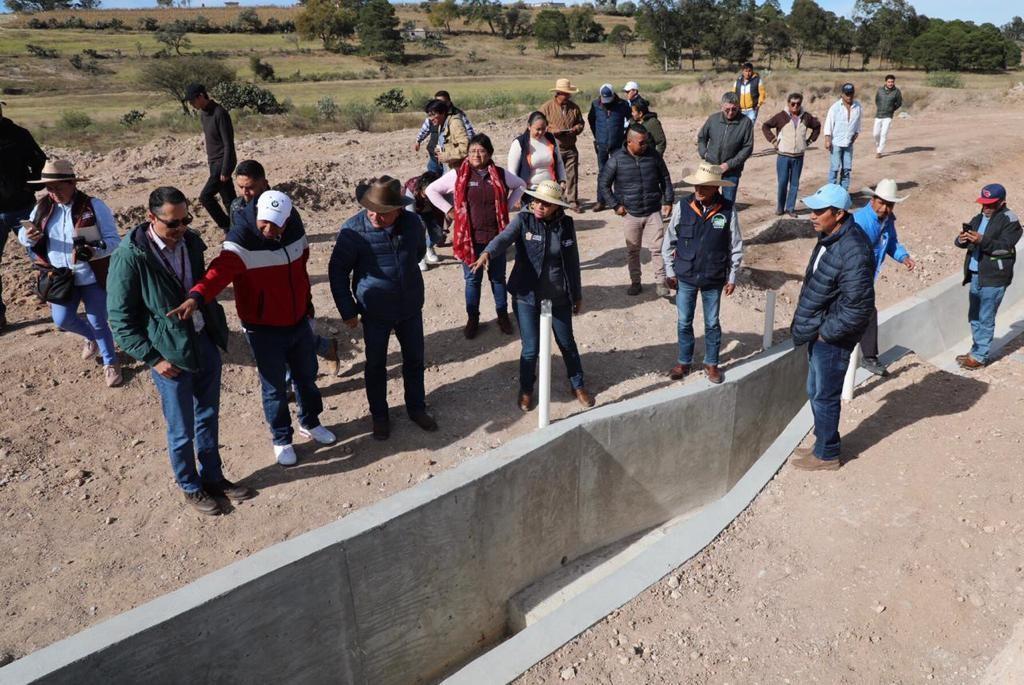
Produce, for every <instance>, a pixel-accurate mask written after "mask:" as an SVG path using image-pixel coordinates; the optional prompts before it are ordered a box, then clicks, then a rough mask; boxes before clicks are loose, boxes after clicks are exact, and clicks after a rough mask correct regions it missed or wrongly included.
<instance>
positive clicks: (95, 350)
mask: <svg viewBox="0 0 1024 685" xmlns="http://www.w3.org/2000/svg"><path fill="white" fill-rule="evenodd" d="M99 353H100V346H99V345H97V344H96V341H95V340H86V341H85V344H84V345H82V359H92V358H93V357H95V356H96V355H98V354H99Z"/></svg>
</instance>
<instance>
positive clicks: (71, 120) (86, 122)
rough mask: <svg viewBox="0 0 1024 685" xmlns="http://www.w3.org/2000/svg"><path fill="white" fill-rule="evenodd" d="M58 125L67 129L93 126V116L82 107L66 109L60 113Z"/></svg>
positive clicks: (76, 129)
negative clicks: (81, 108)
mask: <svg viewBox="0 0 1024 685" xmlns="http://www.w3.org/2000/svg"><path fill="white" fill-rule="evenodd" d="M57 126H58V127H60V128H62V129H64V130H66V131H81V130H83V129H87V128H89V127H90V126H92V118H91V117H90V116H89V115H88V114H86V113H85V112H83V111H82V110H80V109H65V110H62V111H61V113H60V119H58V120H57Z"/></svg>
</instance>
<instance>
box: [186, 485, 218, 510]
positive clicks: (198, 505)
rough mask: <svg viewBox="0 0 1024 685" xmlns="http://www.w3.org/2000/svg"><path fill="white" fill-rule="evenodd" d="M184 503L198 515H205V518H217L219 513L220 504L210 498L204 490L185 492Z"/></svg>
mask: <svg viewBox="0 0 1024 685" xmlns="http://www.w3.org/2000/svg"><path fill="white" fill-rule="evenodd" d="M185 501H186V502H188V503H189V505H190V506H191V507H192V508H193V509H195V510H196V511H198V512H199V513H200V514H205V515H206V516H217V515H218V514H220V513H221V508H220V504H219V503H218V502H217V500H215V499H214V498H212V497H210V495H208V494H207V493H206V491H205V490H197V491H196V492H186V493H185Z"/></svg>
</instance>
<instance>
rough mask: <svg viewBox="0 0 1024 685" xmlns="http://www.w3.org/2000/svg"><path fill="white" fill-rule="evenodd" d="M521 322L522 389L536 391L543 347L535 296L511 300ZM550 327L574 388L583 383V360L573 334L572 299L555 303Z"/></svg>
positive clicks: (520, 376) (523, 390)
mask: <svg viewBox="0 0 1024 685" xmlns="http://www.w3.org/2000/svg"><path fill="white" fill-rule="evenodd" d="M512 307H513V309H514V310H515V314H516V323H518V324H519V337H520V340H521V341H522V343H523V350H522V352H520V353H519V392H522V393H528V394H530V393H533V384H534V383H535V382H536V380H537V353H538V352H539V351H540V306H539V305H537V304H535V303H534V302H533V301H532V300H522V299H519V298H516V299H515V300H513V302H512ZM551 330H552V332H554V334H555V343H556V344H557V345H558V349H559V350H560V351H561V353H562V361H563V362H565V374H566V376H568V377H569V383H570V384H572V388H573V390H579V389H580V388H582V387H584V385H583V362H582V361H581V360H580V352H579V350H578V349H577V348H576V338H575V337H573V334H572V305H571V304H569V303H566V304H561V305H555V306H553V307H552V308H551Z"/></svg>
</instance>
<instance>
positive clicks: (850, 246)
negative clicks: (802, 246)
mask: <svg viewBox="0 0 1024 685" xmlns="http://www.w3.org/2000/svg"><path fill="white" fill-rule="evenodd" d="M803 203H804V204H805V205H807V206H808V207H809V208H810V209H811V222H812V223H813V224H814V230H815V231H817V233H818V243H817V244H816V245H815V246H814V251H813V252H811V259H810V261H809V262H808V264H807V271H806V273H805V274H804V285H803V288H801V289H800V301H799V302H798V303H797V306H796V313H795V314H794V315H793V323H792V325H791V326H790V331H791V332H792V334H793V343H794V344H796V345H803V344H804V343H806V344H807V360H808V370H807V397H808V398H809V399H810V401H811V411H812V413H813V414H814V438H815V441H814V447H813V448H809V447H807V448H801V449H798V450H796V452H794V454H795V455H796V457H797V458H796V459H794V460H793V466H795V467H796V468H800V469H805V470H819V469H826V470H834V469H838V468H839V448H840V440H839V410H840V407H841V401H840V397H841V396H842V391H843V377H844V376H845V375H846V368H847V366H849V363H850V353H851V352H852V351H853V348H854V347H855V346H856V345H857V343H858V342H859V341H860V339H861V337H862V336H863V334H864V330H865V329H866V328H867V325H868V320H869V318H870V317H871V315H872V312H873V311H874V307H875V287H874V275H875V262H874V254H873V252H872V250H871V244H870V243H869V242H868V239H867V238H866V237H865V235H864V231H862V230H861V229H860V228H859V227H858V226H857V224H856V223H854V220H853V215H852V214H850V207H851V206H852V204H853V203H852V202H851V201H850V194H849V193H848V192H847V191H846V190H845V189H844V188H843V187H842V186H839V185H836V184H834V183H830V184H828V185H825V186H822V187H821V188H819V189H818V192H816V193H815V194H814V195H811V196H810V197H805V198H804V199H803Z"/></svg>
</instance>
